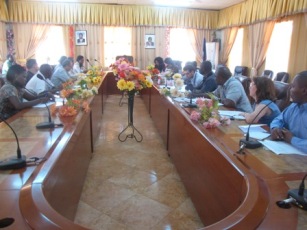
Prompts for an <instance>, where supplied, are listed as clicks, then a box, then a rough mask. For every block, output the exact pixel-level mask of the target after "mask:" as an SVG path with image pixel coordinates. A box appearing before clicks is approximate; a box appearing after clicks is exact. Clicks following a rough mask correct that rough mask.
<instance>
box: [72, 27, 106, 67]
mask: <svg viewBox="0 0 307 230" xmlns="http://www.w3.org/2000/svg"><path fill="white" fill-rule="evenodd" d="M77 30H86V31H87V45H85V46H83V45H82V46H75V57H77V56H78V55H82V56H84V59H85V62H84V65H85V67H86V68H89V67H90V66H91V65H101V66H105V58H104V27H103V26H100V25H78V26H76V28H75V32H76V31H77ZM86 59H88V60H89V62H90V64H89V63H87V61H86ZM95 59H96V60H97V61H98V62H97V61H95Z"/></svg>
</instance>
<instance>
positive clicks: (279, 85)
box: [274, 81, 291, 111]
mask: <svg viewBox="0 0 307 230" xmlns="http://www.w3.org/2000/svg"><path fill="white" fill-rule="evenodd" d="M274 87H275V94H276V99H277V100H276V102H275V103H276V105H277V106H278V107H279V109H280V111H283V110H284V109H285V108H286V107H288V106H289V105H290V104H291V101H290V84H288V83H284V82H281V81H274Z"/></svg>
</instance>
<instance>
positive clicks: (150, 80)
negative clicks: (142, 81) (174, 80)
mask: <svg viewBox="0 0 307 230" xmlns="http://www.w3.org/2000/svg"><path fill="white" fill-rule="evenodd" d="M145 78H146V80H147V81H149V82H150V83H151V84H153V81H152V79H151V75H150V76H145Z"/></svg>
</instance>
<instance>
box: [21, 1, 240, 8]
mask: <svg viewBox="0 0 307 230" xmlns="http://www.w3.org/2000/svg"><path fill="white" fill-rule="evenodd" d="M27 1H39V2H43V1H44V0H27ZM45 1H46V2H82V3H102V4H118V5H150V6H169V7H186V8H194V9H208V10H221V9H224V8H227V7H229V6H233V5H235V4H238V3H241V2H244V1H245V0H45Z"/></svg>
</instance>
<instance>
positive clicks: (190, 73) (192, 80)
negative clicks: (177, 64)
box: [183, 65, 203, 91]
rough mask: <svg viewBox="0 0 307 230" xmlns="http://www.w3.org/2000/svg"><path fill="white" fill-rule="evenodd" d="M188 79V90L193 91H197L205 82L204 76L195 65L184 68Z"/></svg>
mask: <svg viewBox="0 0 307 230" xmlns="http://www.w3.org/2000/svg"><path fill="white" fill-rule="evenodd" d="M183 70H184V72H185V77H186V81H185V83H186V85H187V86H186V87H185V89H186V90H190V91H193V89H197V88H199V87H200V86H201V84H202V82H203V75H201V74H200V73H199V72H197V71H196V69H195V67H194V66H193V65H186V66H185V67H184V68H183Z"/></svg>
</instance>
